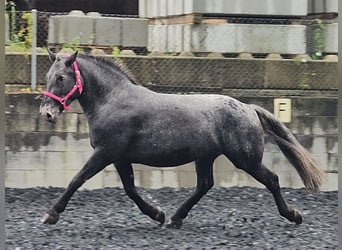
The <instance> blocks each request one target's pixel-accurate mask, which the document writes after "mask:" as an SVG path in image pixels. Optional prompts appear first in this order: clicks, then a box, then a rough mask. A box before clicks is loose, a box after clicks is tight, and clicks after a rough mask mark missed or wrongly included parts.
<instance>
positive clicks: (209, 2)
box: [139, 0, 338, 18]
mask: <svg viewBox="0 0 342 250" xmlns="http://www.w3.org/2000/svg"><path fill="white" fill-rule="evenodd" d="M337 3H338V0H326V1H322V0H287V1H283V0H272V1H269V0H258V1H250V0H229V1H227V0H139V16H140V17H147V18H157V17H164V16H172V15H184V14H191V13H199V14H207V13H209V14H226V15H261V16H306V15H308V14H311V13H337V12H338V8H337Z"/></svg>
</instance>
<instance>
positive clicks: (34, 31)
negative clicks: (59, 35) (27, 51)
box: [31, 9, 37, 90]
mask: <svg viewBox="0 0 342 250" xmlns="http://www.w3.org/2000/svg"><path fill="white" fill-rule="evenodd" d="M31 12H32V52H31V89H32V90H36V87H37V10H36V9H32V11H31Z"/></svg>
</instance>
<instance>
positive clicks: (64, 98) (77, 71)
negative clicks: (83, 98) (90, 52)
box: [43, 61, 83, 110]
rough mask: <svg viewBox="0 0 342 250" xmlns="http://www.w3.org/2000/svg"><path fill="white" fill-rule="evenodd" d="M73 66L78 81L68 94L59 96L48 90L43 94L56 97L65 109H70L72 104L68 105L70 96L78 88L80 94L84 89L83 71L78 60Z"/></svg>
mask: <svg viewBox="0 0 342 250" xmlns="http://www.w3.org/2000/svg"><path fill="white" fill-rule="evenodd" d="M72 66H73V68H74V72H75V75H76V83H75V85H74V86H73V87H72V89H71V90H70V91H69V93H68V94H66V95H65V96H64V97H59V96H56V95H55V94H53V93H51V92H48V91H44V92H43V95H45V96H48V97H51V98H52V99H55V100H56V101H58V102H59V103H60V104H62V106H63V108H64V110H68V109H69V108H70V105H69V106H68V105H67V104H66V103H67V101H68V99H69V98H70V96H72V95H73V94H74V93H75V91H76V90H78V92H79V93H80V94H82V91H83V86H82V81H81V73H80V70H79V69H78V65H77V62H76V61H74V62H73V63H72Z"/></svg>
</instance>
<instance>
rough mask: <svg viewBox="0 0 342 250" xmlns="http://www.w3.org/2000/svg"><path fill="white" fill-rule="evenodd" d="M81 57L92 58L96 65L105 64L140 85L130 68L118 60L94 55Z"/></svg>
mask: <svg viewBox="0 0 342 250" xmlns="http://www.w3.org/2000/svg"><path fill="white" fill-rule="evenodd" d="M79 56H81V57H83V58H90V59H92V60H95V61H96V63H100V64H105V65H107V66H109V67H113V68H115V69H116V70H118V71H120V72H121V73H123V74H124V75H125V76H126V77H127V78H128V79H129V80H130V81H131V82H132V83H133V84H135V85H140V84H139V83H138V81H137V79H136V78H135V75H134V74H133V73H132V72H131V71H130V70H129V69H128V67H127V66H126V65H125V64H124V63H123V62H122V61H121V60H120V59H119V58H118V59H113V58H109V57H102V56H92V55H84V54H80V55H79Z"/></svg>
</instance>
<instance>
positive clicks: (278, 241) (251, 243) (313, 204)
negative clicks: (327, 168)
mask: <svg viewBox="0 0 342 250" xmlns="http://www.w3.org/2000/svg"><path fill="white" fill-rule="evenodd" d="M62 191H63V189H61V188H30V189H13V188H6V209H7V219H6V249H16V250H21V249H23V250H24V249H25V250H26V249H126V250H127V249H158V250H159V249H291V250H292V249H337V248H338V238H337V234H338V233H337V232H338V224H337V221H338V215H337V212H338V211H337V191H333V192H321V193H319V194H315V195H312V194H308V193H307V192H306V191H305V190H304V189H288V188H285V189H283V194H284V197H285V199H286V200H287V201H288V202H289V203H290V204H292V205H293V206H294V207H295V208H297V209H300V210H301V211H302V212H303V214H304V222H303V224H302V225H294V224H292V223H289V222H288V221H287V220H285V219H283V218H282V217H280V216H279V214H278V211H277V209H276V206H275V203H274V200H273V197H272V195H271V194H270V193H269V192H268V191H266V190H264V189H257V188H251V187H241V188H238V187H232V188H214V189H212V190H210V191H209V193H208V194H207V195H206V196H205V197H204V198H203V199H202V200H201V201H200V202H199V204H198V205H196V206H195V207H194V208H193V209H192V210H191V211H190V214H189V216H188V217H187V219H186V220H185V221H184V224H183V227H182V228H181V229H179V230H176V229H169V228H166V227H165V225H164V226H163V227H160V226H158V225H157V223H155V222H154V221H152V220H151V219H149V218H148V217H147V216H145V215H143V214H142V213H141V212H140V211H139V210H138V208H137V207H136V206H135V204H134V203H133V202H132V201H131V200H130V199H129V198H128V197H127V196H126V194H125V192H124V191H123V189H121V188H105V189H98V190H91V191H90V190H83V191H78V192H76V193H75V195H74V196H73V198H72V199H71V201H70V203H69V206H68V207H67V209H66V211H65V212H64V213H63V214H62V215H61V217H60V220H59V222H58V223H57V224H56V225H43V224H41V223H40V219H41V216H42V215H43V214H44V213H45V212H46V210H47V209H48V208H50V206H52V204H53V202H55V201H56V199H57V197H58V196H59V195H60V193H61V192H62ZM138 191H139V193H141V194H142V196H143V197H144V198H145V199H147V200H149V201H150V202H151V203H153V204H155V205H158V206H160V207H161V208H162V209H163V211H164V212H165V214H166V216H167V219H169V218H170V216H171V215H172V213H173V212H174V211H175V210H176V208H177V207H178V206H179V205H180V204H181V202H183V201H184V200H185V199H186V198H187V197H189V195H190V194H191V193H192V192H193V189H190V188H187V189H185V188H184V189H178V190H176V189H172V188H162V189H157V190H148V189H142V188H139V190H138Z"/></svg>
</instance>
